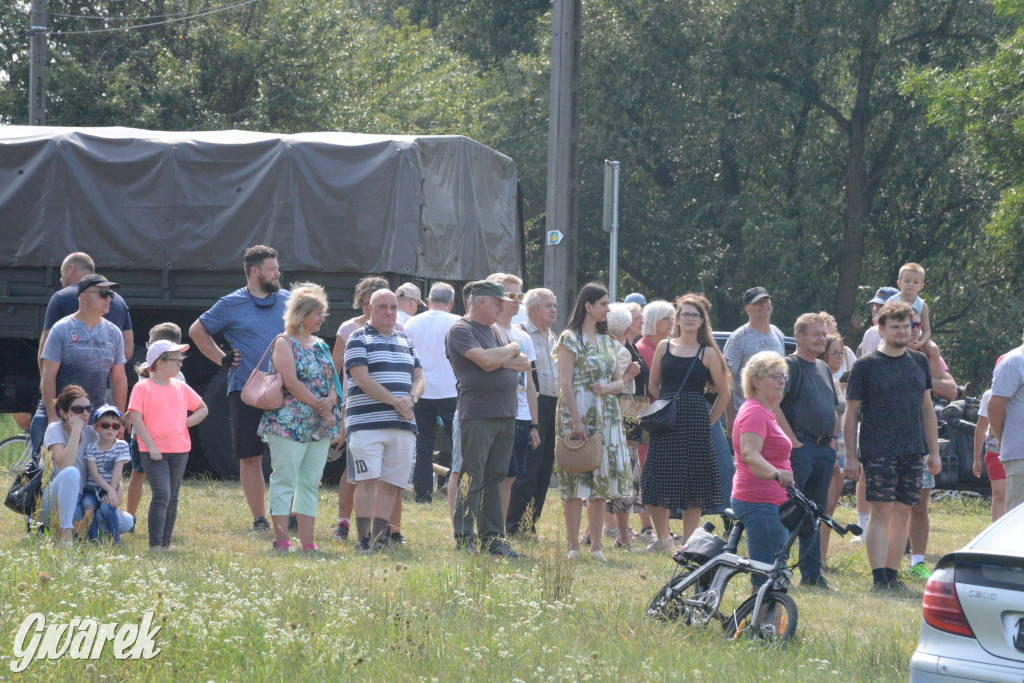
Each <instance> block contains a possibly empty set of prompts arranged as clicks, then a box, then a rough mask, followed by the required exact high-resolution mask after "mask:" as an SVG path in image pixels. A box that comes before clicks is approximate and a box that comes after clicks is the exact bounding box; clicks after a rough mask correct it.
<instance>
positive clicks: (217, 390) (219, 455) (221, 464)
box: [199, 368, 238, 480]
mask: <svg viewBox="0 0 1024 683" xmlns="http://www.w3.org/2000/svg"><path fill="white" fill-rule="evenodd" d="M227 388H228V371H227V370H226V369H223V368H222V369H220V370H218V371H217V374H215V375H214V376H213V378H212V379H210V383H209V384H207V385H206V393H205V394H203V402H204V403H206V407H207V408H209V410H210V412H209V414H208V415H207V416H206V419H205V420H203V421H202V422H201V423H200V424H199V442H200V443H201V444H202V447H203V455H205V456H206V463H207V464H208V465H209V468H210V472H211V473H212V474H213V475H214V476H215V477H218V478H220V479H231V480H237V479H238V461H237V460H235V451H234V449H233V448H232V446H231V420H230V417H229V412H228V394H227Z"/></svg>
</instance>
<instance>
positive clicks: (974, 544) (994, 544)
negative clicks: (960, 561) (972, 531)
mask: <svg viewBox="0 0 1024 683" xmlns="http://www.w3.org/2000/svg"><path fill="white" fill-rule="evenodd" d="M963 551H970V552H986V553H996V554H999V555H1012V556H1015V557H1024V505H1018V506H1017V507H1015V508H1014V509H1012V510H1010V511H1009V512H1007V513H1006V514H1005V515H1003V516H1002V517H1000V518H999V519H998V520H996V521H995V522H994V523H992V524H991V525H989V526H988V527H987V528H986V529H985V530H984V531H982V532H981V533H980V534H978V535H977V536H975V537H974V539H973V540H972V541H971V542H970V543H968V544H967V545H965V546H964V547H963ZM963 551H962V552H963Z"/></svg>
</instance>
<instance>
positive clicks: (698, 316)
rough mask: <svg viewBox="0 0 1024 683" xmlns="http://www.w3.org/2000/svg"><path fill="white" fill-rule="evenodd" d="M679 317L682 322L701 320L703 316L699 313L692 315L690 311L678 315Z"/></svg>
mask: <svg viewBox="0 0 1024 683" xmlns="http://www.w3.org/2000/svg"><path fill="white" fill-rule="evenodd" d="M679 317H680V318H682V319H683V320H701V319H702V318H703V317H704V316H703V315H701V314H700V313H693V312H692V311H684V312H682V313H680V314H679Z"/></svg>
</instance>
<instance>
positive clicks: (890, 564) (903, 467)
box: [843, 302, 941, 590]
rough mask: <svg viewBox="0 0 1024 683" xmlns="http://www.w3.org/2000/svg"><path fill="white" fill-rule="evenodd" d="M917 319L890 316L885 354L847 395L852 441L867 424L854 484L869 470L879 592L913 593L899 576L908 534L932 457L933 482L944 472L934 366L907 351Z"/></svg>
mask: <svg viewBox="0 0 1024 683" xmlns="http://www.w3.org/2000/svg"><path fill="white" fill-rule="evenodd" d="M912 316H913V310H912V309H911V308H910V306H908V305H907V304H905V303H902V302H890V303H887V304H886V305H885V306H884V307H883V308H882V310H881V311H880V312H879V314H878V327H879V332H880V333H881V335H882V342H883V343H882V346H881V347H879V348H878V350H877V351H873V352H871V353H867V354H865V355H864V356H862V357H861V358H859V359H857V362H856V363H854V364H853V369H852V370H851V371H850V381H849V384H848V385H847V389H846V415H845V422H844V424H843V430H844V433H845V434H847V435H853V434H858V432H857V422H858V419H859V421H860V422H861V423H862V427H861V430H860V433H859V434H858V439H857V442H859V443H858V447H859V448H857V449H854V448H847V453H846V476H848V477H850V478H852V479H857V478H859V477H860V470H861V463H862V462H863V466H864V477H865V480H866V483H867V500H868V503H869V504H870V506H871V519H870V521H869V522H868V528H867V530H866V531H865V532H864V542H865V545H866V546H867V551H868V562H869V563H870V564H871V573H872V577H873V579H874V588H875V589H876V590H893V589H905V588H906V587H905V586H904V584H903V583H902V582H901V581H900V580H899V579H898V578H897V570H898V569H899V566H900V561H901V560H902V559H903V551H904V547H905V543H906V535H905V532H904V531H903V530H904V529H906V525H907V520H908V519H909V517H910V509H911V507H914V506H916V505H918V502H919V501H920V497H921V477H922V472H923V467H922V458H921V456H922V455H924V454H925V453H927V454H928V471H929V472H930V473H932V474H933V475H934V474H938V472H939V470H940V468H941V464H940V461H939V440H938V426H937V421H936V418H935V410H934V408H933V407H932V397H931V388H932V380H931V375H930V373H929V371H928V359H927V358H926V357H925V355H924V354H923V353H919V352H917V351H912V350H910V349H908V348H907V344H908V343H909V342H910V329H911V328H910V323H911V320H912V319H913V317H912ZM847 439H848V441H847V443H854V442H855V441H854V440H853V439H851V438H850V437H849V436H848V437H847Z"/></svg>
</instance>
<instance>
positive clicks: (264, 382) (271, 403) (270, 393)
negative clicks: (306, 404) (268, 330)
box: [242, 334, 284, 410]
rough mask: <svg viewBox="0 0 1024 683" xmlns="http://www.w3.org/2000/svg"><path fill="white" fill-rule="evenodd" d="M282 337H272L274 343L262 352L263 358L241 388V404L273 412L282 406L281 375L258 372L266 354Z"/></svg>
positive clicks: (282, 381) (280, 335)
mask: <svg viewBox="0 0 1024 683" xmlns="http://www.w3.org/2000/svg"><path fill="white" fill-rule="evenodd" d="M283 336H284V335H283V334H279V335H277V336H276V337H274V341H272V342H270V346H268V347H267V350H266V351H264V352H263V358H260V362H259V363H257V364H256V367H255V368H253V371H252V374H251V375H249V379H248V380H246V382H245V386H244V387H242V402H243V403H245V404H247V405H250V406H252V407H253V408H259V409H260V410H275V409H277V408H280V407H281V406H282V405H283V404H284V380H283V379H282V378H281V375H279V374H277V373H276V372H275V373H269V372H263V371H262V370H260V366H261V365H263V361H264V359H265V358H266V357H267V354H268V353H270V350H271V349H272V348H274V344H275V343H276V342H277V340H278V339H280V338H281V337H283Z"/></svg>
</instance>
